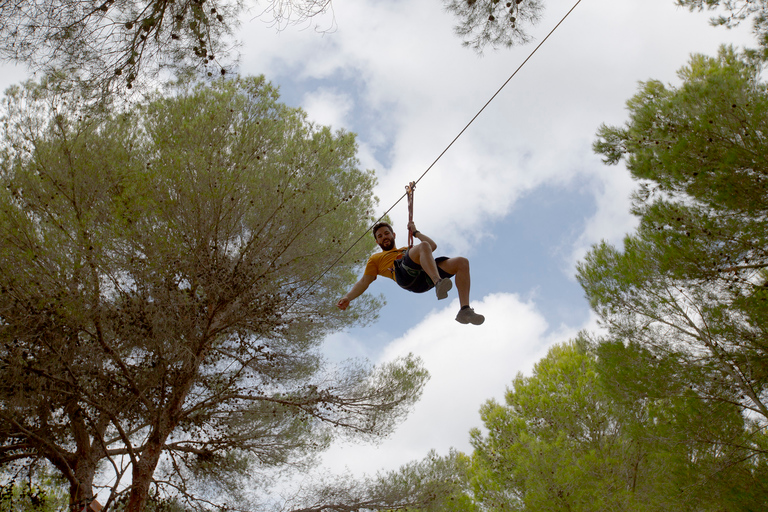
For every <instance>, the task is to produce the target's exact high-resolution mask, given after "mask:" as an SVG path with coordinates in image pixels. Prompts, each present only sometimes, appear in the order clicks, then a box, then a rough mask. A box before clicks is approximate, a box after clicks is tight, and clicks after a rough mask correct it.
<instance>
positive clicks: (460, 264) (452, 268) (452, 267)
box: [440, 256, 470, 307]
mask: <svg viewBox="0 0 768 512" xmlns="http://www.w3.org/2000/svg"><path fill="white" fill-rule="evenodd" d="M440 268H442V269H443V270H445V271H446V272H448V273H450V274H454V275H455V276H456V289H457V290H458V292H459V303H460V304H461V306H462V307H464V306H469V287H470V277H469V260H468V259H467V258H464V257H463V256H458V257H455V258H448V259H447V260H445V261H441V262H440Z"/></svg>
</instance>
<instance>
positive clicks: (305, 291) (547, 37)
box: [294, 0, 581, 304]
mask: <svg viewBox="0 0 768 512" xmlns="http://www.w3.org/2000/svg"><path fill="white" fill-rule="evenodd" d="M580 3H581V0H576V3H575V4H573V7H571V8H570V10H569V11H568V12H566V13H565V15H564V16H563V17H562V18H561V19H560V21H558V22H557V24H556V25H555V26H554V27H553V28H552V30H550V31H549V33H548V34H547V35H546V36H545V37H544V39H542V40H541V42H540V43H539V44H538V45H536V48H534V49H533V51H532V52H531V53H530V54H529V55H528V57H526V58H525V60H524V61H523V62H522V63H521V64H520V65H519V66H518V67H517V69H515V71H514V72H513V73H512V74H511V75H510V76H509V78H507V80H506V81H505V82H504V83H503V84H501V87H499V88H498V90H497V91H496V92H495V93H494V94H493V96H491V98H490V99H489V100H488V101H486V102H485V105H483V106H482V107H481V108H480V110H478V111H477V113H476V114H475V115H474V116H473V117H472V119H470V120H469V122H468V123H467V124H466V125H465V126H464V128H462V129H461V131H460V132H459V134H458V135H456V137H454V138H453V140H452V141H451V142H450V144H448V145H447V146H446V147H445V149H444V150H443V151H442V152H441V153H440V154H439V155H437V158H435V160H434V161H433V162H432V163H431V164H430V165H429V167H427V170H425V171H424V172H423V173H421V176H419V178H418V179H417V180H416V181H412V182H411V185H410V186H412V187H414V188H415V186H416V184H417V183H419V182H420V181H421V179H422V178H423V177H424V176H426V175H427V173H428V172H429V171H430V170H432V168H433V167H434V166H435V164H436V163H437V162H438V161H439V160H440V159H441V158H442V157H443V155H445V154H446V153H447V152H448V150H449V149H451V146H453V144H454V143H455V142H456V141H457V140H459V137H461V136H462V135H463V134H464V132H465V131H467V129H468V128H469V127H470V126H471V125H472V123H474V122H475V119H477V118H478V117H479V116H480V114H482V113H483V111H484V110H485V109H486V107H488V105H490V104H491V102H492V101H493V100H494V99H496V96H498V95H499V93H501V91H502V90H503V89H504V87H506V86H507V84H508V83H509V82H510V81H511V80H512V79H513V78H514V77H515V75H517V73H518V71H520V70H521V69H522V68H523V66H525V64H526V63H527V62H528V61H529V60H530V59H531V57H533V55H534V54H535V53H536V52H537V51H538V49H539V48H541V46H542V45H543V44H544V43H545V42H546V41H547V39H549V36H551V35H552V34H553V33H554V32H555V30H557V29H558V27H560V25H562V23H563V22H564V21H565V20H566V18H568V16H569V15H570V14H571V13H572V12H573V11H574V10H575V9H576V7H578V5H579V4H580ZM406 188H407V187H406ZM407 195H408V192H407V191H406V192H405V193H404V194H403V195H402V196H400V199H398V200H397V201H395V202H394V204H393V205H392V206H390V207H389V209H388V210H387V211H385V212H384V213H383V214H382V215H381V217H379V219H378V220H377V221H376V222H374V223H373V224H371V226H370V227H369V228H368V229H367V230H366V231H365V233H363V234H362V235H360V237H359V238H358V239H357V240H355V241H354V243H352V245H350V246H349V247H348V248H347V250H346V251H344V252H343V253H342V254H341V256H339V257H338V258H336V259H335V260H334V261H333V263H331V264H330V265H329V266H328V268H326V269H325V270H324V271H323V273H322V274H320V275H319V276H318V277H317V279H315V280H314V281H312V283H310V285H309V286H308V287H307V288H306V289H305V290H304V292H303V293H301V294H300V295H299V297H298V298H297V302H298V300H300V299H301V297H303V296H304V295H306V294H307V293H308V292H309V290H311V289H312V288H314V286H315V285H316V284H317V283H318V282H319V281H320V280H321V279H322V278H323V277H324V276H325V274H327V273H328V272H330V271H331V269H332V268H333V267H335V266H336V264H337V263H338V262H339V261H341V259H342V258H343V257H344V256H346V255H347V254H348V253H349V251H351V250H352V249H353V248H354V247H355V246H356V245H357V244H359V243H360V240H362V239H363V238H364V237H365V236H366V235H367V234H368V231H370V230H371V228H373V226H375V225H376V224H377V223H378V222H381V219H383V218H384V217H386V216H387V214H388V213H389V212H391V211H392V210H393V209H394V208H395V206H397V205H398V204H400V201H402V200H403V198H404V197H406V196H407ZM294 304H295V302H294Z"/></svg>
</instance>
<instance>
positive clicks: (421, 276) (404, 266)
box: [395, 251, 453, 293]
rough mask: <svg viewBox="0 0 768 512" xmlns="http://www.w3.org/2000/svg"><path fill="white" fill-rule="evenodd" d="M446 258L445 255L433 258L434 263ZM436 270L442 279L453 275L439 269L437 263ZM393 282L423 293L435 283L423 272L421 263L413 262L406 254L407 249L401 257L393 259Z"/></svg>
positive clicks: (401, 286)
mask: <svg viewBox="0 0 768 512" xmlns="http://www.w3.org/2000/svg"><path fill="white" fill-rule="evenodd" d="M447 259H448V258H447V257H446V256H440V257H439V258H435V263H440V262H441V261H445V260H447ZM437 271H438V272H439V273H440V277H441V278H443V279H445V278H450V277H453V274H449V273H448V272H446V271H445V270H443V269H441V268H440V266H439V265H438V267H437ZM395 282H397V284H398V285H399V286H400V288H403V289H405V290H408V291H409V292H414V293H424V292H426V291H429V290H431V289H432V288H434V287H435V283H433V282H432V279H431V278H430V277H429V275H427V273H426V272H424V269H423V268H421V265H419V264H418V263H416V262H414V261H413V260H412V259H411V258H410V256H408V252H407V251H406V253H405V254H404V255H403V257H402V258H401V259H399V260H395Z"/></svg>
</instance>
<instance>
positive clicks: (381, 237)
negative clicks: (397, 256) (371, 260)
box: [376, 226, 395, 251]
mask: <svg viewBox="0 0 768 512" xmlns="http://www.w3.org/2000/svg"><path fill="white" fill-rule="evenodd" d="M376 243H377V244H379V247H381V250H382V251H391V250H392V249H394V248H395V234H394V233H393V232H392V230H390V229H389V228H388V227H387V226H382V227H380V228H379V229H377V230H376Z"/></svg>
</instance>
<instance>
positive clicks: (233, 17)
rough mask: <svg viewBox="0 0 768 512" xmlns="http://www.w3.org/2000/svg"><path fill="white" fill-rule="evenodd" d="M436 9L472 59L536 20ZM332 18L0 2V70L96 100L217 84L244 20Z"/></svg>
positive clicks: (108, 1)
mask: <svg viewBox="0 0 768 512" xmlns="http://www.w3.org/2000/svg"><path fill="white" fill-rule="evenodd" d="M443 2H444V5H445V7H446V8H447V10H448V11H450V12H452V13H454V15H455V16H456V18H457V27H456V30H457V33H458V34H459V35H460V37H462V38H463V40H464V44H465V45H468V46H471V47H472V48H474V49H476V50H482V49H483V48H485V47H488V46H491V47H494V48H496V47H501V46H511V45H512V44H518V43H524V42H527V41H528V35H527V34H526V33H525V26H526V25H527V24H530V23H534V22H535V21H537V20H538V18H539V13H540V11H541V3H540V0H512V1H511V2H505V1H499V0H443ZM438 5H439V4H437V3H436V4H435V9H437V8H438ZM332 9H333V6H332V2H331V0H268V1H266V2H263V3H261V2H255V1H245V0H175V1H167V0H74V1H72V0H70V1H66V2H62V1H59V0H41V1H37V2H7V1H3V2H0V61H2V60H4V61H12V62H20V63H25V64H27V65H28V66H29V67H31V68H32V69H33V70H35V71H40V72H42V73H45V74H51V73H53V72H61V73H63V74H64V75H65V76H75V77H77V78H78V79H80V80H87V81H89V82H90V83H91V84H92V85H93V86H94V87H95V89H96V90H101V91H102V92H103V91H108V90H112V89H114V88H118V89H120V88H123V87H127V88H129V89H130V88H132V87H134V85H135V84H145V85H146V84H151V83H153V81H154V80H155V79H157V78H158V77H160V78H162V77H165V76H166V75H167V74H168V72H171V73H173V72H175V73H179V74H181V75H185V74H187V73H190V72H196V73H199V74H202V75H207V76H209V77H217V76H220V75H223V74H226V73H227V72H228V71H231V68H232V67H233V66H234V64H235V62H236V57H237V50H236V48H237V47H238V45H239V44H240V41H239V39H238V37H237V32H238V30H239V28H240V20H241V19H242V17H243V16H244V15H245V14H246V13H253V14H254V15H255V17H256V18H258V19H260V20H262V21H263V22H264V23H265V24H266V25H265V26H270V27H277V28H279V29H284V28H286V27H287V26H290V25H294V24H298V25H306V24H308V23H310V22H311V20H312V19H314V18H315V17H316V16H319V15H321V14H323V13H326V12H328V11H330V10H332ZM332 28H333V23H331V24H330V26H329V27H327V28H322V27H320V28H318V30H320V31H323V30H330V29H332Z"/></svg>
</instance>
